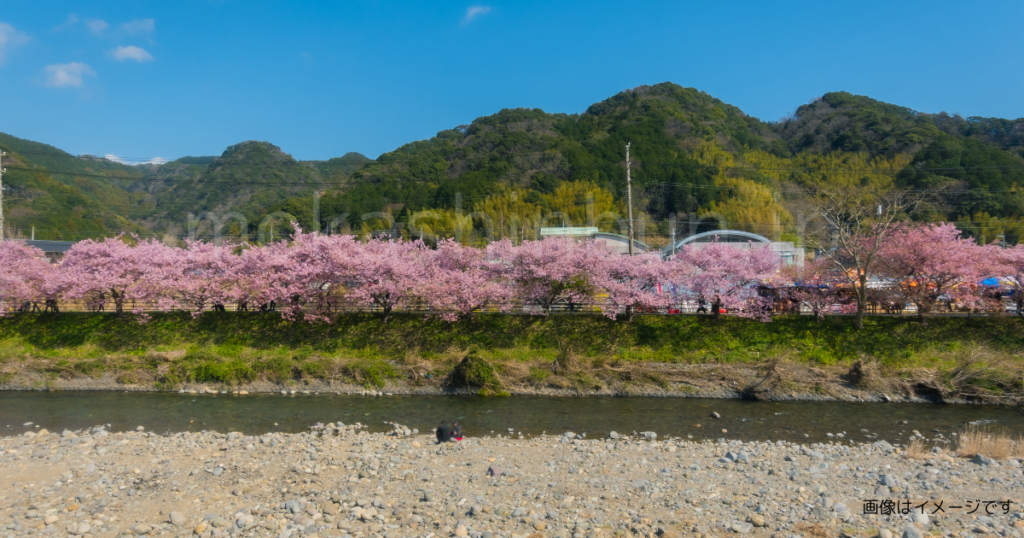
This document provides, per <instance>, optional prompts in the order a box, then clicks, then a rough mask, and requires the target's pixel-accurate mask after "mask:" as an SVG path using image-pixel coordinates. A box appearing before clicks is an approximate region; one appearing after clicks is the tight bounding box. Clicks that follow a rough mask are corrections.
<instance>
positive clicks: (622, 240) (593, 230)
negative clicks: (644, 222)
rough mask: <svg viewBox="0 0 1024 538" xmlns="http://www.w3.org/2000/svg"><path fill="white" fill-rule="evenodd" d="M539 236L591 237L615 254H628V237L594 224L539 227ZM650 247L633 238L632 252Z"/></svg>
mask: <svg viewBox="0 0 1024 538" xmlns="http://www.w3.org/2000/svg"><path fill="white" fill-rule="evenodd" d="M540 235H541V237H558V236H562V237H573V238H576V239H592V240H594V241H597V242H600V243H603V244H604V245H605V246H606V247H608V248H609V249H611V251H612V252H614V253H616V254H629V238H628V237H626V236H624V235H619V234H613V233H609V232H602V231H600V230H598V229H597V227H595V226H580V227H572V228H541V229H540ZM648 250H650V247H648V246H647V245H645V244H644V243H641V242H639V241H637V240H635V239H634V240H633V252H634V253H635V254H639V253H641V252H647V251H648Z"/></svg>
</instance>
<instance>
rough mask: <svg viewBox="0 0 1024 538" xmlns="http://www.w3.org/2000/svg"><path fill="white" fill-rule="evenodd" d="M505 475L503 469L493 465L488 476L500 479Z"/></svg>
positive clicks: (488, 471) (488, 470) (488, 469)
mask: <svg viewBox="0 0 1024 538" xmlns="http://www.w3.org/2000/svg"><path fill="white" fill-rule="evenodd" d="M503 473H504V471H502V470H501V469H499V468H497V467H495V466H494V465H491V466H490V467H488V468H487V476H491V477H494V478H498V477H499V476H501V475H502V474H503Z"/></svg>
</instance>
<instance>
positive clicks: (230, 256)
mask: <svg viewBox="0 0 1024 538" xmlns="http://www.w3.org/2000/svg"><path fill="white" fill-rule="evenodd" d="M875 267H876V272H877V276H879V277H881V278H883V279H884V282H887V284H886V285H885V286H882V287H880V288H879V290H882V291H884V293H885V294H887V300H892V301H902V302H904V303H906V302H909V303H913V304H915V305H917V307H918V311H919V313H920V314H921V315H922V316H925V315H927V314H929V313H931V312H934V311H935V309H936V308H937V305H938V304H939V303H940V301H954V302H956V303H957V304H959V305H967V306H970V305H975V304H977V303H978V302H980V301H983V300H985V297H986V295H985V294H984V293H983V291H984V290H983V289H981V288H979V286H978V282H979V281H981V280H982V279H984V278H987V277H991V276H1007V275H1009V276H1015V277H1016V279H1010V280H1009V281H1008V282H1009V285H1014V286H1018V289H1017V291H1018V292H1020V291H1021V290H1020V289H1019V284H1018V283H1020V282H1022V278H1024V275H1022V273H1024V247H1021V246H1018V247H1017V248H1014V249H1008V250H1004V249H998V248H995V247H993V246H981V245H977V244H975V243H974V241H973V240H972V239H969V238H963V237H961V236H960V234H959V232H958V231H957V230H956V229H955V227H953V226H952V225H948V224H934V225H924V226H906V227H904V228H903V229H901V230H899V231H897V232H896V233H893V234H890V236H889V239H887V241H886V243H885V245H883V246H882V248H880V249H878V253H877V263H876V264H875ZM849 277H850V275H849V273H848V271H847V270H846V269H845V268H844V267H842V266H840V265H837V264H835V263H829V262H828V261H827V260H821V261H815V262H810V263H808V264H806V265H805V266H803V267H802V268H798V267H790V268H782V267H780V260H779V258H778V256H777V255H776V254H775V253H774V252H772V251H771V250H770V249H768V248H759V247H756V246H754V247H753V248H749V249H746V248H736V247H735V246H730V245H728V244H720V243H711V244H704V245H690V246H687V247H685V248H683V249H682V250H681V251H680V252H679V253H678V254H677V255H676V256H674V257H673V258H671V259H668V260H665V259H662V258H661V256H660V255H659V254H657V253H649V254H642V255H638V256H632V257H630V256H621V255H617V254H613V253H611V252H609V251H608V250H607V249H605V248H604V247H603V246H602V245H601V244H600V243H595V242H592V241H582V242H576V241H572V240H569V239H564V238H548V239H544V240H542V241H526V242H523V243H522V244H521V245H513V244H512V243H510V242H508V241H500V242H496V243H493V244H491V245H489V246H488V247H487V248H485V249H477V248H472V247H466V246H464V245H461V244H459V243H456V242H454V241H441V242H439V243H438V244H437V245H436V248H428V247H427V246H426V245H424V244H423V243H421V242H419V241H413V242H410V241H403V240H389V239H371V240H370V241H367V242H361V241H358V240H357V239H356V238H353V237H351V236H342V235H319V234H316V233H302V232H301V231H299V232H297V233H296V234H295V236H294V237H293V238H292V240H291V241H290V242H287V243H285V242H278V243H271V244H268V245H265V246H255V245H242V246H238V245H234V246H228V245H225V246H218V245H214V244H211V243H205V242H194V243H189V244H188V245H187V246H186V247H184V248H177V247H169V246H167V245H164V244H163V243H160V242H158V241H154V240H148V241H140V240H135V239H131V238H123V237H122V238H111V239H106V240H103V241H83V242H81V243H77V244H76V245H75V246H74V247H72V249H71V250H70V251H68V252H67V254H66V256H65V257H64V259H63V261H62V262H61V263H59V264H50V263H48V262H47V261H46V260H45V258H44V257H43V255H42V252H40V251H38V250H36V249H33V248H31V247H27V246H25V245H24V244H23V243H20V242H12V241H5V242H3V243H0V311H3V312H7V311H10V310H13V309H18V308H22V309H25V308H27V307H29V306H31V305H40V304H42V305H45V307H44V308H47V309H52V310H56V309H57V305H58V304H59V302H63V301H84V302H86V303H88V304H90V305H94V306H99V305H104V306H105V307H109V308H110V309H111V310H113V311H115V312H117V313H121V312H123V311H126V310H133V311H135V312H137V313H142V312H143V311H146V310H154V309H155V310H185V311H189V312H191V313H193V315H198V314H200V313H202V312H204V311H207V310H223V309H224V307H225V305H233V306H234V307H235V308H236V309H238V310H257V309H259V310H268V309H274V310H277V311H280V312H281V313H282V315H284V316H285V317H286V318H289V319H296V318H299V317H302V318H304V319H306V320H309V321H329V320H330V317H331V315H332V314H334V313H336V312H339V311H346V310H348V309H353V308H361V309H365V308H369V307H373V308H375V309H377V310H379V311H381V312H382V313H383V314H384V316H385V318H386V317H387V316H388V315H390V313H391V312H393V311H395V310H404V309H415V310H422V311H427V312H430V313H431V314H432V315H436V316H439V317H442V318H444V319H447V320H456V319H458V318H460V317H463V316H466V315H470V314H471V313H472V312H474V311H480V310H489V311H509V310H511V309H512V308H514V307H516V306H526V307H528V310H529V311H533V312H536V313H539V314H545V313H547V312H550V310H551V308H552V306H553V305H555V304H556V303H562V304H568V305H571V308H573V309H580V310H582V309H584V308H586V307H596V308H597V309H599V310H600V311H601V312H602V313H604V314H605V315H606V316H608V317H610V318H613V319H614V318H616V316H618V315H621V314H622V313H623V312H625V313H626V314H627V315H631V314H632V313H633V312H636V311H650V310H663V309H670V308H672V307H673V306H674V305H678V304H680V303H681V302H682V301H696V302H699V303H700V304H701V305H702V306H704V307H705V309H706V310H709V311H710V313H712V314H713V315H716V316H717V315H718V314H719V313H720V312H723V311H724V312H727V313H729V314H736V315H742V316H748V317H758V318H761V319H767V318H768V317H769V316H770V314H771V313H772V312H773V311H779V310H780V305H797V306H798V307H799V306H801V305H802V306H803V307H805V308H806V307H809V308H811V309H812V310H813V311H814V312H815V313H817V314H819V315H824V314H825V313H828V312H835V311H837V309H838V310H843V309H849V308H852V307H851V306H850V305H849V300H848V297H849V293H845V292H844V290H846V291H848V290H849V282H850V278H849ZM766 290H774V293H766ZM1019 296H1021V294H1020V293H1018V297H1019ZM783 310H784V309H783Z"/></svg>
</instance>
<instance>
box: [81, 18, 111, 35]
mask: <svg viewBox="0 0 1024 538" xmlns="http://www.w3.org/2000/svg"><path fill="white" fill-rule="evenodd" d="M85 25H86V26H88V27H89V31H91V32H92V33H94V34H96V35H99V34H102V33H103V30H106V29H107V27H108V26H110V25H109V24H107V21H105V20H103V19H92V20H90V21H88V22H86V23H85Z"/></svg>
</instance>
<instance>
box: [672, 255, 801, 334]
mask: <svg viewBox="0 0 1024 538" xmlns="http://www.w3.org/2000/svg"><path fill="white" fill-rule="evenodd" d="M675 260H676V262H677V263H678V269H677V271H678V275H679V277H678V279H679V284H680V288H682V289H683V290H686V292H687V293H688V294H689V295H690V296H691V297H692V298H695V299H697V300H706V301H709V302H710V303H711V311H712V314H713V315H714V317H715V318H716V319H717V318H718V317H719V315H720V314H721V311H722V309H725V310H726V311H727V313H729V314H732V315H736V316H742V317H754V318H758V319H761V320H763V321H768V320H769V313H770V305H769V304H768V303H769V301H767V300H766V299H764V298H762V297H760V296H759V295H758V292H757V286H758V284H761V283H762V282H765V281H767V280H768V279H770V278H772V277H773V276H775V275H776V274H777V273H778V271H779V266H780V264H781V259H780V258H779V255H778V254H777V253H775V252H773V251H772V250H771V249H769V248H767V247H766V246H757V245H754V244H750V247H749V248H738V247H736V246H732V245H729V244H727V243H719V242H718V241H717V240H716V241H714V242H711V243H704V244H692V243H691V244H689V245H686V246H685V247H683V250H682V251H680V252H679V254H677V255H676V257H675Z"/></svg>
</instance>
